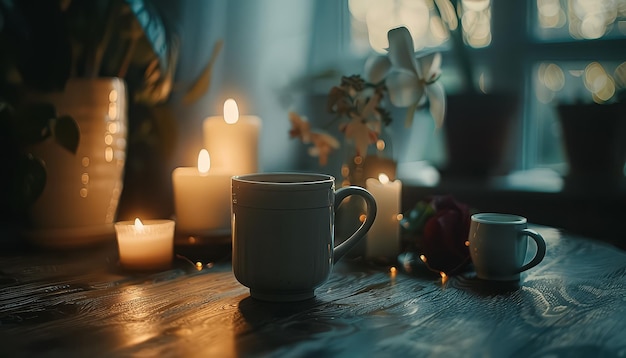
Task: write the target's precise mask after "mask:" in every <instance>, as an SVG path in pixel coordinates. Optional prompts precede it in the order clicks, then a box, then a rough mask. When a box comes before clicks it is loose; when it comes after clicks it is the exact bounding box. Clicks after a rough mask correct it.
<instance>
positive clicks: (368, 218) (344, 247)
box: [333, 186, 376, 263]
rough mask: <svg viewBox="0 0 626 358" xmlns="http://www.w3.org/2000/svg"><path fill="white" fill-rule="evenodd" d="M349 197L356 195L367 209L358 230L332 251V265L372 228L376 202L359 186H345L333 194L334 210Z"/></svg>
mask: <svg viewBox="0 0 626 358" xmlns="http://www.w3.org/2000/svg"><path fill="white" fill-rule="evenodd" d="M350 195H358V196H360V197H362V198H363V199H364V200H365V203H366V204H367V205H366V206H367V209H366V210H365V221H363V223H362V224H361V226H359V228H358V229H357V230H356V231H355V232H354V233H353V234H352V235H350V237H349V238H347V239H346V240H345V241H344V242H342V243H341V244H339V245H337V247H335V248H334V249H333V263H334V262H337V261H339V259H341V258H342V257H343V256H344V255H345V254H346V253H347V252H348V251H350V249H351V248H353V247H354V246H356V244H358V243H359V241H361V239H362V238H364V237H365V234H367V231H368V230H369V229H370V227H372V224H373V223H374V219H375V218H376V200H375V199H374V197H373V196H372V194H370V192H369V191H367V190H365V189H363V188H361V187H359V186H347V187H343V188H341V189H339V190H337V191H336V192H335V208H334V210H335V211H337V208H338V207H339V204H341V202H342V201H343V199H345V198H347V197H348V196H350Z"/></svg>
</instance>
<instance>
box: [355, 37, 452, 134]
mask: <svg viewBox="0 0 626 358" xmlns="http://www.w3.org/2000/svg"><path fill="white" fill-rule="evenodd" d="M387 36H388V38H389V48H388V54H387V55H386V56H384V55H379V56H376V57H373V58H370V59H368V61H367V62H366V63H365V72H366V74H365V75H366V79H367V80H368V81H370V82H372V83H380V82H382V81H385V84H386V85H387V89H388V90H389V99H390V100H391V103H392V104H393V105H395V106H397V107H409V111H410V112H409V114H410V115H409V116H407V120H408V121H410V120H412V118H413V115H412V114H413V112H414V111H415V109H416V108H417V107H418V106H419V105H421V104H423V103H424V102H425V101H426V98H428V100H429V102H430V113H431V114H432V116H433V119H434V121H435V124H436V125H437V126H438V127H440V126H441V125H442V124H443V120H444V117H445V111H446V95H445V91H444V89H443V86H442V85H441V84H440V83H439V82H437V79H438V78H439V76H440V75H441V68H440V67H441V54H440V53H438V52H437V53H432V54H428V55H425V56H422V57H416V56H415V50H414V47H413V39H412V38H411V34H410V33H409V30H407V28H406V27H398V28H395V29H392V30H389V32H388V33H387ZM407 124H409V125H410V123H407Z"/></svg>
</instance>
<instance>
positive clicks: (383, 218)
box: [365, 178, 402, 259]
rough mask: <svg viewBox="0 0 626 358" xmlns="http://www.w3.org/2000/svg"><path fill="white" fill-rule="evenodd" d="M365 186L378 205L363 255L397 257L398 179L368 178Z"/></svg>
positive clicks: (398, 251)
mask: <svg viewBox="0 0 626 358" xmlns="http://www.w3.org/2000/svg"><path fill="white" fill-rule="evenodd" d="M365 188H366V189H367V190H368V191H369V192H370V193H372V196H374V199H376V206H377V207H378V210H377V213H376V219H375V220H374V224H373V225H372V227H371V228H370V230H369V231H368V233H367V238H366V250H365V256H366V257H370V258H376V257H378V258H382V257H385V258H390V259H393V258H395V257H397V255H398V254H399V253H400V224H399V222H398V214H399V213H400V210H401V208H400V191H401V190H402V183H401V182H400V180H395V181H390V182H388V183H381V182H380V181H379V180H378V179H374V178H368V179H366V181H365Z"/></svg>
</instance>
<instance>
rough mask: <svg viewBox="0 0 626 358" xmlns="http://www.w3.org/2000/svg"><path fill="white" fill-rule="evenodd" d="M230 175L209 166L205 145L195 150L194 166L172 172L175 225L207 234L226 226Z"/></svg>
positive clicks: (228, 223)
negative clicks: (197, 151)
mask: <svg viewBox="0 0 626 358" xmlns="http://www.w3.org/2000/svg"><path fill="white" fill-rule="evenodd" d="M230 178H231V175H230V174H229V173H227V172H225V171H224V170H223V169H222V170H216V169H214V168H213V166H212V162H211V155H210V154H209V152H208V151H207V150H205V149H202V150H201V151H200V153H199V154H198V166H197V167H196V168H194V167H183V168H176V169H174V171H173V172H172V184H173V187H174V209H175V210H176V228H177V230H178V231H181V232H186V233H190V234H211V233H217V232H224V231H227V230H229V229H230Z"/></svg>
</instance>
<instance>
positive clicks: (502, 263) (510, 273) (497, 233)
mask: <svg viewBox="0 0 626 358" xmlns="http://www.w3.org/2000/svg"><path fill="white" fill-rule="evenodd" d="M528 237H530V238H531V239H533V240H534V241H535V243H536V244H537V251H536V253H535V256H534V257H533V258H532V259H531V260H530V261H529V262H527V263H524V260H525V259H526V251H527V247H528ZM469 248H470V255H471V257H472V262H473V263H474V267H475V269H476V276H477V277H478V278H480V279H484V280H495V281H515V280H519V279H520V273H521V272H523V271H526V270H528V269H530V268H532V267H534V266H536V265H537V264H539V263H540V262H541V260H543V258H544V256H545V254H546V243H545V240H544V239H543V237H542V236H541V235H540V234H539V233H538V232H536V231H534V230H531V229H528V228H527V220H526V218H525V217H523V216H519V215H511V214H499V213H479V214H474V215H472V221H471V225H470V231H469Z"/></svg>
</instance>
